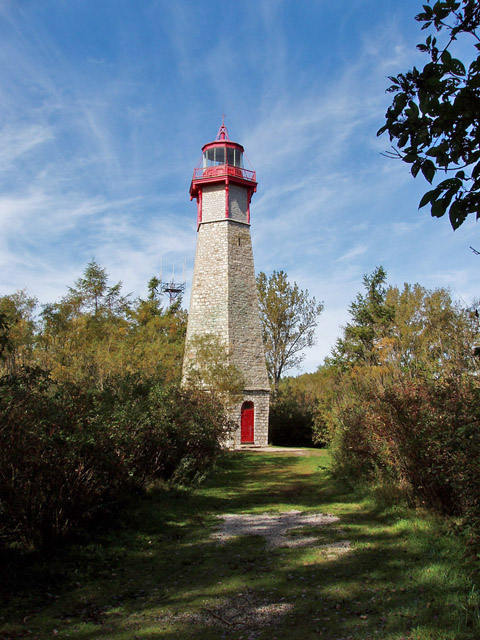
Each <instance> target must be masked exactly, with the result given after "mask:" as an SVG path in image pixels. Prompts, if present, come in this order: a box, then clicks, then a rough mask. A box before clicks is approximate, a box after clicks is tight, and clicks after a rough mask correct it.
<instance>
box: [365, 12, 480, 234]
mask: <svg viewBox="0 0 480 640" xmlns="http://www.w3.org/2000/svg"><path fill="white" fill-rule="evenodd" d="M427 3H429V4H425V5H423V11H422V12H421V13H419V14H418V15H417V16H416V18H415V19H416V20H417V21H418V22H421V23H423V26H422V30H423V29H430V30H431V31H432V33H430V34H429V35H428V37H427V38H426V40H425V42H424V43H421V44H418V45H417V48H418V49H419V50H420V51H421V52H422V53H425V54H427V55H428V56H429V58H430V61H429V62H428V63H427V64H426V65H425V66H424V68H423V70H421V71H420V70H418V69H417V68H416V67H413V69H411V70H410V71H407V72H406V73H400V74H398V75H397V76H390V78H389V79H390V80H391V82H392V83H393V84H392V85H391V86H390V87H389V88H388V89H387V91H388V92H390V93H394V94H395V97H394V99H393V102H392V105H391V106H390V107H389V108H388V110H387V112H386V116H385V117H386V123H385V125H384V126H383V127H382V128H381V129H380V130H379V131H378V133H377V135H381V134H382V133H384V132H385V131H388V133H389V136H390V140H391V141H395V144H396V146H394V147H393V152H388V153H387V155H389V156H390V157H394V158H400V159H401V160H403V162H406V163H408V164H410V165H411V169H410V171H411V173H412V175H413V176H414V177H416V176H417V175H418V173H419V172H421V173H422V174H423V176H424V177H425V179H426V180H427V181H428V182H429V183H430V184H433V180H434V178H435V175H436V174H437V172H439V171H443V172H444V173H445V175H446V179H444V180H442V181H441V182H439V183H438V184H436V185H435V187H434V188H433V189H432V190H430V191H427V192H426V193H425V194H424V196H423V197H422V199H421V201H420V204H419V208H421V207H424V206H426V205H427V204H428V205H430V211H431V214H432V216H434V217H437V218H440V217H442V216H443V215H444V214H445V213H446V212H447V211H448V213H449V217H450V223H451V225H452V227H453V229H457V228H458V227H459V226H460V225H461V224H462V223H463V222H464V221H465V219H466V218H467V216H468V215H469V214H471V213H474V214H475V215H476V219H477V220H478V218H479V217H480V54H479V53H478V52H479V51H480V38H479V36H478V33H477V31H478V28H479V26H480V5H479V3H478V1H477V0H437V1H436V2H435V3H433V0H432V5H430V0H427ZM435 32H436V33H437V34H439V38H440V39H441V42H439V41H437V37H436V36H435V35H434V33H435ZM459 36H463V37H465V36H471V40H470V41H471V42H473V50H472V56H471V57H472V60H471V62H470V64H469V66H468V69H467V68H466V66H465V64H464V63H463V62H462V61H461V60H459V59H458V58H456V57H454V56H453V55H452V53H453V52H454V50H455V45H457V44H458V42H457V40H458V38H459ZM453 174H454V175H453Z"/></svg>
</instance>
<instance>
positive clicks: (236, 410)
mask: <svg viewBox="0 0 480 640" xmlns="http://www.w3.org/2000/svg"><path fill="white" fill-rule="evenodd" d="M269 409H270V392H269V391H265V390H260V391H258V390H257V391H249V390H246V391H244V393H243V396H242V399H241V400H240V401H239V402H238V403H237V404H235V405H234V406H233V407H230V409H229V411H228V414H229V417H230V419H231V420H232V422H234V423H235V424H236V425H237V428H236V429H235V431H234V432H233V434H232V437H231V438H229V440H228V441H227V442H226V443H225V444H226V446H227V447H228V448H232V449H237V448H239V447H240V446H242V445H251V446H257V447H266V446H267V444H268V414H269Z"/></svg>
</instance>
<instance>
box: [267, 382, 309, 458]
mask: <svg viewBox="0 0 480 640" xmlns="http://www.w3.org/2000/svg"><path fill="white" fill-rule="evenodd" d="M313 423H314V404H313V402H309V400H308V398H307V396H306V394H304V393H303V392H301V391H296V392H294V391H293V390H292V389H291V388H290V387H289V386H286V387H284V388H283V389H282V390H281V391H279V392H278V393H277V394H276V396H275V398H274V400H273V402H272V404H271V406H270V414H269V423H268V431H269V439H270V442H271V444H273V445H279V446H285V447H311V446H313V440H312V438H313V431H312V430H313Z"/></svg>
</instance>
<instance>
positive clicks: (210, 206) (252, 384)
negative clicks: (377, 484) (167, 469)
mask: <svg viewBox="0 0 480 640" xmlns="http://www.w3.org/2000/svg"><path fill="white" fill-rule="evenodd" d="M229 191H230V206H231V207H232V209H231V214H233V215H234V216H235V218H236V219H232V218H229V219H226V218H225V187H224V186H220V187H218V186H208V187H205V188H204V191H203V198H202V204H203V207H202V209H203V215H202V223H201V224H200V225H199V229H198V236H197V250H196V255H195V267H194V275H193V282H192V292H191V300H190V310H189V317H188V327H187V336H186V346H185V356H184V375H183V380H184V382H185V379H186V372H187V370H188V368H189V366H190V364H191V363H192V361H193V360H194V354H193V352H192V349H191V346H190V341H191V339H192V337H193V336H196V335H205V334H214V335H216V336H218V337H219V338H220V340H221V342H222V343H223V344H225V345H226V346H227V347H229V348H230V350H231V353H232V361H233V363H234V364H235V365H236V366H237V368H238V369H239V370H240V371H241V373H242V375H243V377H244V380H245V390H244V397H243V399H242V401H241V402H239V404H238V406H235V407H232V409H231V416H232V418H233V419H234V420H235V421H236V422H237V423H238V424H239V425H240V416H241V405H242V404H243V402H244V401H247V400H251V401H252V402H253V403H254V411H255V413H254V418H255V422H254V424H255V444H258V445H266V444H267V441H268V408H269V393H270V385H269V381H268V375H267V368H266V363H265V351H264V346H263V340H262V330H261V322H260V315H259V310H258V298H257V290H256V283H255V269H254V263H253V252H252V244H251V238H250V225H248V224H246V222H245V221H246V215H247V190H246V189H245V188H242V187H240V186H238V185H230V189H229ZM230 444H233V445H235V446H237V445H239V444H240V427H239V428H238V430H237V433H236V434H235V436H234V439H233V441H232V443H230Z"/></svg>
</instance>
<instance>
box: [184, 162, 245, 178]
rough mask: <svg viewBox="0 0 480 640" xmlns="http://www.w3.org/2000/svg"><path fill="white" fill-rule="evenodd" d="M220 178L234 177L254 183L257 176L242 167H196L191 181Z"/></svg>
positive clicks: (220, 165) (225, 165) (222, 165)
mask: <svg viewBox="0 0 480 640" xmlns="http://www.w3.org/2000/svg"><path fill="white" fill-rule="evenodd" d="M221 176H235V177H236V178H243V179H244V180H250V181H252V182H256V179H257V175H256V173H255V171H251V170H250V169H244V168H243V167H234V166H232V165H229V164H219V165H216V166H214V167H196V168H195V169H194V170H193V179H194V180H201V179H202V178H216V177H221Z"/></svg>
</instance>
